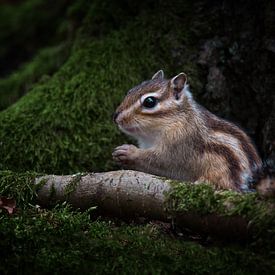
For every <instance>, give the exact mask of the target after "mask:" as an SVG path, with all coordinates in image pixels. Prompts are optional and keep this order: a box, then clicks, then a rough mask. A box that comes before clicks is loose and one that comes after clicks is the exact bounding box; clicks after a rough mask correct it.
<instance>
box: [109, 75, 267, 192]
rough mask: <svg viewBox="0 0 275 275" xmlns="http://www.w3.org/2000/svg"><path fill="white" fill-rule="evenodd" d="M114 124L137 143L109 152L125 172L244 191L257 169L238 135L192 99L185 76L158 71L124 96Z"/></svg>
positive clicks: (249, 144)
mask: <svg viewBox="0 0 275 275" xmlns="http://www.w3.org/2000/svg"><path fill="white" fill-rule="evenodd" d="M113 119H114V122H115V123H116V124H117V125H118V127H119V129H120V130H121V131H123V132H124V133H125V134H127V135H129V136H131V137H133V138H134V139H136V140H137V142H138V147H136V146H134V145H129V144H124V145H121V146H118V147H117V148H116V149H115V150H114V152H113V158H114V160H115V161H116V162H117V163H118V164H120V165H122V166H125V167H127V168H129V169H133V170H138V171H142V172H147V173H150V174H154V175H159V176H165V177H167V178H170V179H177V180H184V181H192V182H195V181H197V182H210V183H211V184H214V185H215V187H216V188H218V189H232V190H237V191H246V190H249V182H250V181H251V179H252V178H253V174H254V173H255V172H256V171H259V170H260V169H261V166H262V161H261V159H260V158H259V155H258V153H257V151H256V149H255V147H254V145H253V143H252V142H251V140H250V138H249V137H248V136H247V135H246V134H245V132H244V131H243V130H241V129H240V128H239V127H237V126H236V125H234V124H232V123H230V122H228V121H226V120H223V119H221V118H219V117H217V116H216V115H214V114H212V113H211V112H209V111H208V110H206V109H205V108H204V107H202V106H201V105H199V104H198V103H197V102H196V101H195V100H194V99H193V97H192V94H191V93H190V91H189V87H188V84H187V76H186V74H184V73H180V74H178V75H176V76H175V77H173V78H172V79H165V78H164V73H163V71H162V70H160V71H158V72H157V73H156V74H154V76H153V77H152V79H151V80H148V81H144V82H142V83H141V84H139V85H138V86H136V87H134V88H132V89H131V90H130V91H129V92H128V93H127V95H126V96H125V98H124V100H123V101H122V103H121V104H120V106H119V107H118V108H117V110H116V112H115V114H114V117H113Z"/></svg>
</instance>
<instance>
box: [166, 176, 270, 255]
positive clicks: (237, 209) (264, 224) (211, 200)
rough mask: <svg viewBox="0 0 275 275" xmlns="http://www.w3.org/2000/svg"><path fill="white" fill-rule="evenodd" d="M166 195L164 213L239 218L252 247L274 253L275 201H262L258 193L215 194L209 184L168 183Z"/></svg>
mask: <svg viewBox="0 0 275 275" xmlns="http://www.w3.org/2000/svg"><path fill="white" fill-rule="evenodd" d="M171 186H172V189H171V191H170V192H169V193H168V194H166V195H167V201H166V203H167V210H168V211H170V212H171V214H172V215H173V214H175V213H176V214H177V215H179V214H180V213H186V212H189V213H198V214H200V215H207V214H212V213H215V214H217V215H220V216H241V217H243V218H244V219H245V220H247V222H248V224H249V227H250V228H251V229H252V230H253V231H252V238H253V240H254V242H255V243H254V245H255V246H257V245H259V246H261V247H264V249H266V250H268V248H269V249H271V251H273V250H274V245H275V229H274V228H275V212H274V207H275V201H274V200H270V201H268V200H263V199H261V198H260V197H259V196H258V194H257V193H246V194H241V193H237V192H234V191H225V190H223V191H217V190H215V189H214V188H213V187H212V186H211V185H209V184H190V183H179V182H175V181H173V182H171Z"/></svg>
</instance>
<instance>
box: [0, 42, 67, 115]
mask: <svg viewBox="0 0 275 275" xmlns="http://www.w3.org/2000/svg"><path fill="white" fill-rule="evenodd" d="M69 49H70V47H69V44H68V43H64V44H61V45H58V46H55V47H49V48H43V49H42V50H41V51H39V52H38V53H37V55H36V56H35V57H34V58H33V60H32V61H30V62H29V63H26V64H24V65H23V66H21V68H19V69H18V70H17V71H16V72H14V73H12V74H11V75H9V76H8V77H6V78H2V79H0V110H3V109H5V108H7V107H8V106H10V105H11V104H12V103H14V102H16V101H17V100H18V99H19V98H20V97H21V96H23V95H24V94H25V93H26V92H28V91H29V90H31V89H32V87H33V86H34V85H35V84H36V83H37V82H38V83H40V84H41V83H43V82H46V81H47V80H48V79H49V78H50V75H51V74H53V73H54V72H55V71H56V70H57V69H58V68H59V67H60V66H61V65H62V64H63V63H64V61H65V60H66V58H67V57H68V54H69Z"/></svg>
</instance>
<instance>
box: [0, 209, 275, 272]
mask: <svg viewBox="0 0 275 275" xmlns="http://www.w3.org/2000/svg"><path fill="white" fill-rule="evenodd" d="M92 216H93V212H84V213H81V212H78V211H73V210H72V209H71V208H70V207H69V206H66V205H64V204H63V205H60V206H57V207H55V208H54V209H52V210H51V211H45V210H41V209H32V210H29V211H28V212H24V213H22V214H21V215H14V216H12V217H7V215H1V216H0V219H1V223H0V232H1V233H0V235H1V238H0V246H1V252H0V255H1V265H0V270H1V272H4V273H12V272H16V271H17V270H18V269H20V270H22V271H24V273H37V272H38V273H39V274H44V273H47V274H49V273H52V272H54V273H65V272H70V273H71V272H73V273H79V272H82V273H85V274H86V273H89V274H90V273H96V274H106V273H112V274H118V273H119V274H139V273H140V270H142V273H143V274H171V273H184V274H190V273H193V274H194V273H195V274H202V273H209V272H210V271H211V274H216V273H229V274H232V273H234V274H257V273H258V272H260V271H261V272H264V273H270V272H272V271H274V266H273V264H274V259H273V260H272V259H270V260H268V259H267V258H266V257H265V256H264V255H260V254H255V253H253V252H251V251H249V250H247V249H245V248H242V247H236V246H235V247H226V248H215V247H212V248H211V247H208V248H207V247H203V246H201V245H199V244H197V243H191V242H188V241H180V240H176V239H175V238H173V237H168V236H165V235H163V233H161V231H160V230H159V228H158V227H157V226H156V225H154V224H151V225H145V226H133V225H132V226H129V225H127V224H124V223H121V224H120V225H119V226H117V225H116V224H115V223H114V222H111V221H103V220H96V221H93V220H91V217H92Z"/></svg>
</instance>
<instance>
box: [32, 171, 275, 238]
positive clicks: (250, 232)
mask: <svg viewBox="0 0 275 275" xmlns="http://www.w3.org/2000/svg"><path fill="white" fill-rule="evenodd" d="M35 184H36V185H37V186H39V189H38V204H39V205H41V206H43V207H47V206H49V204H52V203H58V202H64V201H67V202H69V203H70V204H71V205H72V206H73V207H75V208H80V209H87V208H89V207H92V206H97V207H98V208H99V210H100V211H102V212H105V213H108V214H111V215H114V216H119V217H133V218H134V217H138V216H139V217H140V216H141V217H146V218H149V219H154V220H161V221H164V222H171V221H173V222H174V223H176V224H177V225H178V226H180V227H185V228H189V229H191V230H193V231H196V232H198V233H202V234H207V235H211V236H214V237H219V238H223V239H227V240H245V239H249V238H251V237H257V236H259V234H261V233H262V232H263V231H265V230H268V228H269V229H270V228H272V230H273V228H274V220H275V219H274V217H275V215H274V204H273V202H269V201H263V200H261V199H260V198H259V197H258V196H257V194H255V193H254V194H253V193H249V194H240V193H237V192H234V191H217V190H214V189H213V188H212V187H211V186H210V185H209V184H191V183H179V182H174V181H171V180H168V179H164V178H161V177H157V176H153V175H150V174H146V173H142V172H137V171H130V170H120V171H111V172H105V173H91V174H76V175H67V176H56V175H47V176H42V177H38V178H36V180H35ZM272 230H271V231H272ZM271 231H270V230H269V233H270V232H271ZM273 231H274V230H273ZM273 231H272V232H271V233H272V234H273V233H274V232H273Z"/></svg>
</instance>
